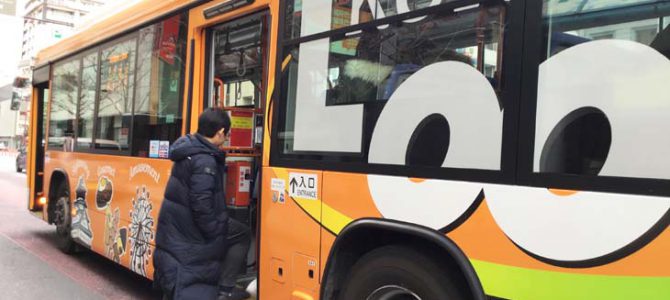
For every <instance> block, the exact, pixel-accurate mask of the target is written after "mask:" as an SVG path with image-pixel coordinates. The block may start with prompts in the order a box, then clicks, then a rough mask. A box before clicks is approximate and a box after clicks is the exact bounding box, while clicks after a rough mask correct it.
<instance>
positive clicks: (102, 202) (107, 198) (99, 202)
mask: <svg viewBox="0 0 670 300" xmlns="http://www.w3.org/2000/svg"><path fill="white" fill-rule="evenodd" d="M113 194H114V184H113V183H112V181H111V180H110V179H109V178H108V177H107V176H101V177H100V179H99V180H98V188H97V189H96V193H95V206H96V207H97V208H98V209H100V210H102V209H105V208H107V206H108V205H109V202H111V201H112V196H113Z"/></svg>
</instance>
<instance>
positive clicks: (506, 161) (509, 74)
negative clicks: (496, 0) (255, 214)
mask: <svg viewBox="0 0 670 300" xmlns="http://www.w3.org/2000/svg"><path fill="white" fill-rule="evenodd" d="M528 1H530V0H514V1H511V2H507V3H508V4H509V6H508V8H507V11H506V21H507V24H506V26H505V35H504V38H505V39H504V46H503V53H502V57H503V67H502V68H503V70H502V75H501V78H503V81H504V82H505V84H506V88H505V89H504V90H503V91H501V92H500V94H499V98H498V99H499V100H501V101H502V103H505V113H504V114H503V127H502V143H501V149H500V151H501V165H500V169H499V170H481V169H462V168H441V167H440V168H435V167H424V166H412V167H409V166H405V165H387V164H370V163H367V162H364V161H360V162H343V161H341V159H338V157H337V156H324V155H323V154H333V153H327V152H320V153H309V152H301V154H284V153H282V150H281V147H282V146H283V143H282V142H281V141H280V139H279V128H280V127H283V126H284V124H286V113H285V106H286V88H285V86H284V85H285V80H283V75H284V73H283V72H282V63H283V60H284V57H285V55H286V53H285V51H286V49H287V48H289V47H291V46H296V45H300V44H302V43H305V42H310V41H315V40H319V39H324V38H344V37H345V36H346V34H347V33H349V32H356V31H359V30H363V29H367V28H371V27H377V26H380V25H385V24H390V23H394V22H400V21H402V20H407V19H412V18H416V17H421V16H425V15H428V14H432V13H442V12H448V11H452V12H453V11H454V9H458V8H462V7H468V6H471V5H475V4H485V3H487V2H489V3H490V2H491V1H486V0H483V1H473V0H462V1H452V2H447V3H441V4H439V5H436V6H433V7H427V8H422V9H417V10H414V11H410V12H407V13H403V14H399V15H393V16H389V17H387V18H384V19H378V20H373V21H370V22H367V23H362V24H356V25H353V26H346V27H342V28H338V29H335V30H329V31H325V32H320V33H316V34H311V35H308V36H304V37H298V38H294V39H290V40H287V39H286V38H285V34H284V30H285V26H286V24H285V23H286V13H287V9H286V6H287V2H286V1H282V2H281V5H280V12H281V13H280V16H279V28H278V30H279V32H278V34H277V37H278V43H277V54H278V56H277V60H276V66H275V87H274V92H273V95H272V97H271V98H270V103H269V105H270V109H271V110H272V120H271V122H272V126H271V131H272V132H271V145H270V147H271V149H270V165H271V166H276V167H285V168H298V169H312V170H322V171H338V172H348V173H361V174H380V175H395V176H407V177H420V178H435V179H447V180H463V181H475V182H490V183H507V184H512V183H515V181H516V164H517V161H516V159H517V138H518V136H517V132H518V131H517V127H518V119H519V117H518V111H519V103H520V99H521V97H520V93H521V59H520V58H521V57H522V50H523V49H522V38H523V34H522V33H523V29H524V13H525V6H526V3H527V2H528ZM531 2H532V1H531ZM275 102H276V103H275ZM324 105H325V103H324ZM365 134H366V133H365V132H364V133H363V136H365ZM364 151H365V150H363V151H362V152H360V153H356V154H359V155H364ZM335 153H336V154H346V153H339V152H335ZM313 154H314V155H313ZM319 156H320V157H319ZM319 158H320V159H319Z"/></svg>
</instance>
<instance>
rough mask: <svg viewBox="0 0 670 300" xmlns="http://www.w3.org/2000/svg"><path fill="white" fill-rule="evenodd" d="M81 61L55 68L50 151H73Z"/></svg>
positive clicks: (50, 118)
mask: <svg viewBox="0 0 670 300" xmlns="http://www.w3.org/2000/svg"><path fill="white" fill-rule="evenodd" d="M79 67H80V61H79V59H73V60H70V61H66V62H62V63H58V64H56V65H55V66H54V71H53V72H54V74H53V95H52V97H53V98H52V102H51V110H50V112H49V114H50V116H49V139H48V145H49V148H50V149H53V150H61V151H72V150H73V146H74V144H73V140H74V138H75V123H76V111H77V98H78V95H79Z"/></svg>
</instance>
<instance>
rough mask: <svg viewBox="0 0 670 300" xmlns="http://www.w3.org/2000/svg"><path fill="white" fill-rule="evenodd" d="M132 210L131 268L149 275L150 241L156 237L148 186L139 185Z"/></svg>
mask: <svg viewBox="0 0 670 300" xmlns="http://www.w3.org/2000/svg"><path fill="white" fill-rule="evenodd" d="M132 203H133V209H132V211H131V212H130V219H131V223H130V238H129V240H130V269H131V270H132V271H133V272H136V273H138V274H140V275H142V276H147V270H146V267H147V265H148V264H149V259H151V247H150V243H151V241H153V239H154V237H155V232H154V218H153V217H152V216H151V212H152V208H153V205H152V204H151V200H150V194H149V191H148V190H147V188H146V186H142V187H137V189H136V196H135V198H134V199H133V200H132Z"/></svg>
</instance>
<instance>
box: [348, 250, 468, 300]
mask: <svg viewBox="0 0 670 300" xmlns="http://www.w3.org/2000/svg"><path fill="white" fill-rule="evenodd" d="M461 293H462V294H469V293H468V292H467V291H459V290H458V289H457V288H456V284H454V280H453V279H451V278H450V277H449V276H448V275H447V274H446V273H445V270H444V269H442V268H440V264H439V263H438V262H437V261H435V260H434V259H431V258H430V257H428V256H427V255H426V254H424V253H421V252H419V251H416V250H414V249H411V248H407V247H402V246H385V247H381V248H379V249H376V250H373V251H371V252H369V253H367V254H365V255H364V256H363V257H361V258H360V259H359V260H358V262H356V264H354V266H353V268H352V270H351V273H349V276H348V280H347V281H346V283H345V285H344V286H343V288H342V289H341V292H340V297H339V299H341V300H344V299H366V300H382V299H388V300H432V299H456V300H460V299H466V298H465V297H463V296H462V295H461Z"/></svg>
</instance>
